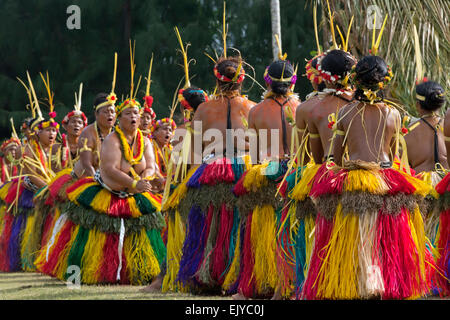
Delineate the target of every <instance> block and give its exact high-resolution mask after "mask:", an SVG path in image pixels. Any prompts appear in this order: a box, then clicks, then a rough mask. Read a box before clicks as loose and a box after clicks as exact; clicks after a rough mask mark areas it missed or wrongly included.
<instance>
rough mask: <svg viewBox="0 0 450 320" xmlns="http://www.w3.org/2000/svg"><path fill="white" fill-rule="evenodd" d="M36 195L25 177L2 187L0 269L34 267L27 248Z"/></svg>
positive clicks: (0, 195) (29, 268) (0, 198)
mask: <svg viewBox="0 0 450 320" xmlns="http://www.w3.org/2000/svg"><path fill="white" fill-rule="evenodd" d="M33 195H34V193H33V192H32V191H30V190H28V189H26V188H25V185H24V181H23V178H21V179H13V180H11V181H9V182H7V183H5V184H3V185H2V186H1V188H0V211H1V212H0V216H1V220H0V271H3V272H14V271H22V270H25V271H32V270H33V263H32V262H33V261H32V258H31V257H30V255H29V253H30V252H29V251H28V250H24V249H25V248H27V245H26V241H24V240H26V239H28V238H29V236H30V234H31V231H32V226H33V220H34V214H33V207H34V205H33Z"/></svg>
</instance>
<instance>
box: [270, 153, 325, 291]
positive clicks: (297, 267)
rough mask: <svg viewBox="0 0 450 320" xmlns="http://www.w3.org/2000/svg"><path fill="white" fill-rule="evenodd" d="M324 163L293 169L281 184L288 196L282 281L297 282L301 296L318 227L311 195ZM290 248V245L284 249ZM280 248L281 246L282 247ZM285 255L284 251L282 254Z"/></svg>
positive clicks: (281, 231) (281, 239) (281, 233)
mask: <svg viewBox="0 0 450 320" xmlns="http://www.w3.org/2000/svg"><path fill="white" fill-rule="evenodd" d="M322 166H324V165H316V164H314V163H313V162H310V163H308V164H307V165H306V166H304V167H299V168H297V169H296V170H295V171H293V172H291V173H290V174H289V175H288V176H287V177H286V180H285V182H284V184H283V185H282V186H281V187H280V191H282V192H281V193H282V195H283V197H284V206H283V210H282V218H281V225H280V227H279V228H278V232H277V239H278V243H284V245H282V246H280V245H279V246H278V248H283V251H282V252H283V253H284V254H285V255H284V256H283V259H281V261H283V263H280V262H279V263H278V265H279V266H283V267H284V268H283V269H284V271H283V272H282V276H283V277H284V279H283V278H282V282H281V283H282V284H284V287H287V284H288V283H293V289H292V293H293V294H295V297H296V298H297V299H298V298H299V297H300V292H301V290H302V287H303V283H304V280H305V277H306V272H307V269H308V262H309V259H310V256H311V251H312V246H313V244H314V230H315V226H314V224H315V218H316V209H315V206H314V204H313V202H312V201H311V199H310V197H309V192H310V190H311V188H312V185H313V182H314V177H315V175H316V173H317V171H318V170H319V169H320V168H321V167H322ZM284 248H286V249H287V250H286V249H284ZM279 251H280V250H279ZM278 258H279V259H280V258H281V255H278Z"/></svg>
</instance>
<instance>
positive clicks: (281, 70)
mask: <svg viewBox="0 0 450 320" xmlns="http://www.w3.org/2000/svg"><path fill="white" fill-rule="evenodd" d="M294 71H295V70H294V67H293V66H292V64H291V63H290V62H289V61H286V60H276V61H274V62H272V63H271V64H270V65H269V69H268V70H267V73H268V74H269V76H271V77H272V79H271V80H272V83H271V84H270V87H271V88H272V91H273V92H274V93H275V94H283V95H284V94H286V93H287V92H288V91H289V87H290V86H291V82H290V81H277V80H274V79H273V78H275V79H281V78H282V77H283V78H289V77H292V76H293V75H294Z"/></svg>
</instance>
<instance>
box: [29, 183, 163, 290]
mask: <svg viewBox="0 0 450 320" xmlns="http://www.w3.org/2000/svg"><path fill="white" fill-rule="evenodd" d="M66 193H67V197H68V199H69V201H68V202H67V203H66V204H65V205H63V206H62V207H61V214H60V215H59V217H58V219H57V220H56V221H55V222H54V224H53V227H52V230H51V232H50V234H49V237H48V241H47V243H46V244H45V246H44V247H43V248H42V249H41V251H40V254H39V256H38V258H37V259H36V262H35V264H36V266H37V268H38V270H39V271H40V272H43V273H45V274H48V275H51V276H54V277H57V278H58V279H61V280H67V278H68V276H69V273H68V270H69V268H70V270H74V268H79V270H80V277H81V279H80V283H84V284H100V283H110V284H113V283H121V284H132V285H143V284H147V283H149V282H150V281H151V280H152V279H153V278H154V277H155V276H157V275H158V274H159V273H160V271H161V265H162V264H163V263H164V261H165V258H166V248H165V246H164V244H163V242H162V239H161V230H162V229H163V228H164V226H165V222H164V219H163V217H162V215H161V213H160V209H161V203H160V201H161V199H160V197H157V196H155V195H152V194H151V193H146V192H144V193H140V194H134V195H132V196H129V197H126V198H120V197H118V196H117V195H115V194H113V193H111V192H110V191H108V190H106V189H105V188H103V187H102V186H101V185H100V184H99V183H98V182H97V181H96V180H95V179H94V178H93V177H86V178H82V179H80V180H78V181H76V182H75V183H73V184H72V185H70V186H69V187H68V188H67V189H66Z"/></svg>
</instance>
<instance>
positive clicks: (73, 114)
mask: <svg viewBox="0 0 450 320" xmlns="http://www.w3.org/2000/svg"><path fill="white" fill-rule="evenodd" d="M72 117H81V119H82V120H83V127H86V126H87V125H88V120H87V118H86V115H85V114H84V112H83V111H79V110H73V111H70V112H69V113H68V114H66V116H65V117H64V119H63V120H62V123H63V124H67V123H69V120H70V118H72Z"/></svg>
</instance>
